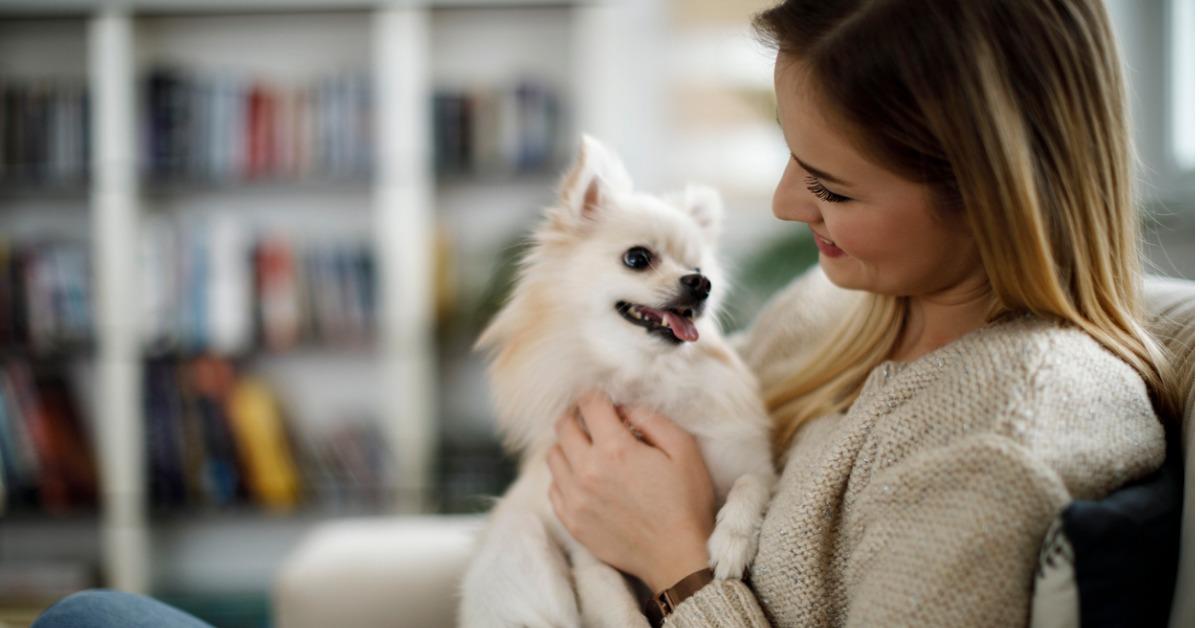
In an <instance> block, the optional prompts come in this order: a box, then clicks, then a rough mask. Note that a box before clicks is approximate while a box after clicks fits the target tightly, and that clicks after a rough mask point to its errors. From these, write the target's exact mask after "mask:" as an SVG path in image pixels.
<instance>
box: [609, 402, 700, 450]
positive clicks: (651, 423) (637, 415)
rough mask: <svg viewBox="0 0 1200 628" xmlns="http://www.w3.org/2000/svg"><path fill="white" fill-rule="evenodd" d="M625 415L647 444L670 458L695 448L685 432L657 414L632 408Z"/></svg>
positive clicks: (692, 440) (689, 435)
mask: <svg viewBox="0 0 1200 628" xmlns="http://www.w3.org/2000/svg"><path fill="white" fill-rule="evenodd" d="M626 415H627V416H628V417H629V422H630V423H632V424H633V426H634V427H635V428H637V429H638V430H639V431H640V432H641V433H642V436H643V438H645V439H646V441H647V442H649V443H650V444H651V445H654V446H655V447H657V448H659V449H661V450H662V451H663V452H664V453H666V454H667V455H668V456H669V457H671V458H676V457H678V456H680V455H682V454H684V453H685V452H687V451H688V450H689V449H690V448H693V447H695V439H694V437H693V436H692V435H691V434H690V433H689V432H688V431H687V430H684V429H683V428H682V427H679V425H678V424H676V423H675V422H674V421H672V420H671V419H669V418H667V417H665V416H663V415H661V414H659V413H657V412H653V411H651V410H648V409H646V408H641V407H633V408H630V409H628V410H627V411H626Z"/></svg>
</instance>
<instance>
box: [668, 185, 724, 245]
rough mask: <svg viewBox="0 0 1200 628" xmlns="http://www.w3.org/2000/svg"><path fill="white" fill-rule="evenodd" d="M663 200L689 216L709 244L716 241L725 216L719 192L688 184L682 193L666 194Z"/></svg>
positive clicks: (704, 186)
mask: <svg viewBox="0 0 1200 628" xmlns="http://www.w3.org/2000/svg"><path fill="white" fill-rule="evenodd" d="M665 199H666V201H667V202H668V203H670V204H672V205H674V206H675V207H678V208H679V209H681V210H683V212H684V213H685V214H687V215H688V216H691V218H692V220H694V221H695V222H696V224H697V225H699V226H700V231H702V232H703V233H704V237H706V238H707V239H708V241H709V242H712V243H715V242H716V241H717V238H718V237H719V236H720V235H721V224H722V221H723V220H724V216H725V209H724V207H725V204H724V203H723V202H722V201H721V193H720V192H718V191H717V190H716V189H714V188H711V187H709V186H707V185H698V184H695V183H689V184H687V186H685V187H684V189H683V190H682V191H680V192H675V193H672V194H668V195H666V196H665Z"/></svg>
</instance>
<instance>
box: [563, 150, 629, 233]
mask: <svg viewBox="0 0 1200 628" xmlns="http://www.w3.org/2000/svg"><path fill="white" fill-rule="evenodd" d="M632 191H633V181H632V180H631V179H630V178H629V173H628V172H627V171H626V170H625V166H624V164H622V163H621V160H620V159H619V158H618V157H617V156H616V154H614V153H613V152H612V151H610V150H609V149H608V147H606V146H605V145H604V144H602V143H600V141H599V140H597V139H596V138H594V137H592V136H590V135H588V134H587V133H584V134H583V137H582V141H581V142H580V146H579V153H578V155H577V156H576V158H575V163H574V164H572V165H571V168H570V169H569V170H568V171H567V173H566V174H565V175H563V178H562V181H561V183H560V184H559V191H558V195H559V201H560V204H561V206H562V208H563V209H565V210H567V214H568V216H570V217H571V218H574V219H576V220H580V219H591V218H592V217H593V216H594V215H595V212H597V211H602V208H603V207H604V204H605V202H606V201H607V200H608V199H610V198H612V196H614V195H616V194H625V193H629V192H632Z"/></svg>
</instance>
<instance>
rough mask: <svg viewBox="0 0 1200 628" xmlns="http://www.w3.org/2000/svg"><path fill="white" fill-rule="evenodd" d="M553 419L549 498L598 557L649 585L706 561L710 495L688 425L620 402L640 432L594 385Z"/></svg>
mask: <svg viewBox="0 0 1200 628" xmlns="http://www.w3.org/2000/svg"><path fill="white" fill-rule="evenodd" d="M577 407H578V410H579V414H580V415H581V416H582V418H583V422H584V424H585V426H586V431H585V429H584V427H585V426H581V425H580V424H579V421H578V420H576V418H575V412H574V408H573V409H572V410H571V411H568V412H567V414H565V415H563V416H562V417H559V419H558V421H557V423H556V424H555V430H556V431H557V433H558V442H557V443H556V444H555V445H554V447H552V448H551V449H550V453H549V455H548V456H547V462H549V464H550V473H551V474H552V476H553V481H552V482H551V484H550V503H551V504H553V506H554V512H555V513H556V514H557V515H558V518H559V520H560V521H562V523H563V525H564V526H565V527H566V528H567V530H568V531H569V532H570V533H571V536H573V537H575V539H576V540H578V541H579V542H580V543H581V544H583V546H584V547H586V548H587V549H588V550H589V551H590V552H591V553H592V555H594V556H595V557H596V558H598V559H600V560H602V561H604V562H605V563H608V564H609V565H612V566H613V567H616V568H617V569H620V570H621V571H624V572H626V573H629V574H632V575H634V576H636V577H638V578H640V579H641V580H642V581H643V582H645V583H646V585H647V586H649V587H650V588H651V589H653V590H654V591H655V592H658V591H661V590H662V589H665V588H667V587H669V586H671V585H673V584H675V583H676V582H678V581H679V580H680V579H682V578H683V577H684V576H686V575H688V574H690V573H692V572H694V571H697V570H699V569H703V568H704V567H707V566H708V545H707V544H708V537H709V536H710V535H711V534H712V531H713V527H714V525H715V523H714V506H715V503H716V496H715V493H714V490H713V485H712V479H711V478H710V477H709V473H708V467H707V466H706V465H705V463H704V459H703V458H702V457H701V454H700V449H699V447H698V446H697V444H696V441H695V439H694V438H693V437H692V435H691V434H689V433H688V432H686V431H684V430H683V429H681V428H680V427H679V426H678V425H676V424H675V423H674V422H672V421H671V420H670V419H668V418H666V417H664V416H662V415H659V414H656V413H653V412H650V411H648V410H645V409H641V408H629V409H625V408H621V409H620V411H621V412H623V413H624V414H625V416H626V417H627V418H628V419H629V422H630V423H632V424H633V426H634V427H636V428H637V429H638V430H639V431H640V432H641V433H642V437H643V438H645V439H646V441H647V442H642V441H640V440H638V439H637V437H635V436H634V435H633V433H631V432H630V430H629V428H628V427H626V426H625V425H624V424H623V422H622V419H621V416H620V415H618V408H616V407H614V406H613V404H612V402H611V401H610V400H609V399H608V398H607V397H606V396H605V395H603V394H601V393H597V392H591V393H588V394H586V395H584V396H583V397H582V398H580V400H579V403H578V406H577Z"/></svg>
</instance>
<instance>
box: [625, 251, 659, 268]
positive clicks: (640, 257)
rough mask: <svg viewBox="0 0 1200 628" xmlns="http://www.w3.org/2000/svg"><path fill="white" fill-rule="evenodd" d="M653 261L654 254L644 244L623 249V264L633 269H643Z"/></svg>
mask: <svg viewBox="0 0 1200 628" xmlns="http://www.w3.org/2000/svg"><path fill="white" fill-rule="evenodd" d="M652 261H654V254H653V253H651V252H650V249H647V248H646V247H644V246H635V247H633V248H632V249H629V250H628V251H625V265H626V266H628V267H630V268H632V269H634V270H645V269H646V268H649V267H650V262H652Z"/></svg>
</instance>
